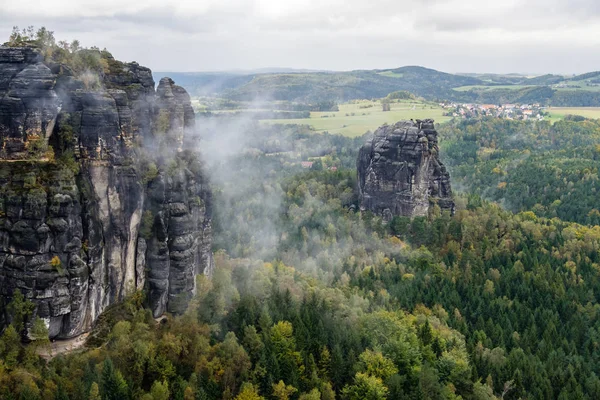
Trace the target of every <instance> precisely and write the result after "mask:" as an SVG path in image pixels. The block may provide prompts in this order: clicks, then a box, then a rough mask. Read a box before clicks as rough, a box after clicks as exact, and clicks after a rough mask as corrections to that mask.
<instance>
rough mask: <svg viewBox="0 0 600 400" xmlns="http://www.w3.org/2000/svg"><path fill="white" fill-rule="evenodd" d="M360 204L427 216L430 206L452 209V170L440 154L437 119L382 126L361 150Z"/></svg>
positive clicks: (377, 210) (382, 211)
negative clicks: (435, 125)
mask: <svg viewBox="0 0 600 400" xmlns="http://www.w3.org/2000/svg"><path fill="white" fill-rule="evenodd" d="M357 168H358V189H359V200H360V206H361V209H363V210H369V211H372V212H374V213H375V214H378V215H381V216H382V217H383V218H384V219H385V220H388V221H389V220H390V219H391V218H392V217H393V216H395V215H399V216H406V217H411V218H412V217H415V216H425V215H427V214H428V212H429V209H430V207H431V206H432V205H438V206H439V207H440V208H441V209H442V210H449V211H450V212H451V213H454V201H453V200H452V190H451V188H450V175H449V174H448V171H447V170H446V167H445V166H444V164H442V162H441V161H440V159H439V148H438V138H437V132H436V130H435V127H434V121H433V120H430V119H427V120H423V121H421V120H417V121H412V120H410V121H400V122H397V123H396V124H394V125H383V126H382V127H380V128H378V129H377V130H376V131H375V134H374V136H373V138H372V139H370V140H369V141H368V143H366V144H365V145H364V146H363V147H362V148H361V149H360V152H359V156H358V160H357Z"/></svg>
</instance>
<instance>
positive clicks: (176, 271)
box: [0, 47, 213, 338]
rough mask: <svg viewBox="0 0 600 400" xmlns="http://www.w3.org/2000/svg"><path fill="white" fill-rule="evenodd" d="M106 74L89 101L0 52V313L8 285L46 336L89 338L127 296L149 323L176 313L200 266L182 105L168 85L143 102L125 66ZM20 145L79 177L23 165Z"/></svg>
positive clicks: (81, 88)
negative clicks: (49, 151)
mask: <svg viewBox="0 0 600 400" xmlns="http://www.w3.org/2000/svg"><path fill="white" fill-rule="evenodd" d="M108 64H109V66H110V71H109V72H108V73H106V74H104V76H102V77H101V78H102V82H101V88H98V89H94V90H89V89H86V88H85V85H84V83H83V82H82V81H81V80H79V79H78V78H77V76H75V75H74V73H73V72H72V71H71V70H70V69H69V68H68V67H67V66H62V65H60V66H57V65H54V64H51V63H46V62H45V61H44V60H43V59H42V57H41V55H40V54H39V52H38V51H37V50H36V49H33V48H30V47H22V48H8V47H0V167H1V168H0V298H1V300H3V302H0V307H2V305H1V304H6V303H7V302H8V301H10V297H11V296H12V293H13V291H14V290H15V289H17V288H18V289H19V290H21V292H23V293H24V294H25V296H26V297H27V298H28V299H30V300H32V301H33V302H34V303H35V304H36V311H35V313H36V315H38V316H40V317H41V318H43V319H44V320H45V321H46V323H47V324H48V326H49V330H50V335H51V337H52V338H70V337H74V336H77V335H79V334H81V333H83V332H85V331H88V330H89V329H90V328H91V327H92V325H93V323H94V321H95V320H96V319H97V317H98V316H99V315H100V314H101V313H102V311H103V310H104V309H105V308H106V307H108V306H109V305H111V304H113V303H115V302H118V301H121V300H123V299H124V298H125V297H126V296H127V295H129V294H131V293H133V292H134V291H135V290H146V291H147V293H148V301H149V305H150V307H151V308H152V310H153V312H154V315H155V316H159V315H160V314H163V313H164V312H167V311H168V312H174V313H180V312H183V311H184V310H185V308H186V307H187V303H188V301H189V299H190V298H191V296H192V294H193V292H194V290H195V275H196V274H199V273H210V272H211V271H212V268H213V262H212V253H211V217H210V192H209V189H208V185H207V182H206V180H205V177H204V176H203V174H202V171H201V169H199V168H195V167H196V166H197V164H198V162H197V161H196V160H195V158H196V157H197V155H195V154H193V153H192V152H190V151H185V152H184V151H181V150H182V149H181V143H182V142H183V139H184V136H185V134H186V132H189V131H191V130H193V129H194V122H195V120H194V112H193V110H192V107H191V103H190V98H189V96H188V95H187V93H186V92H185V90H184V89H183V88H181V87H179V86H177V85H175V84H174V82H173V81H172V80H171V79H169V78H164V79H162V80H161V82H160V85H159V88H158V90H157V91H156V92H155V89H154V81H153V79H152V73H151V71H150V70H149V69H148V68H145V67H142V66H139V65H138V64H137V63H128V64H126V63H121V62H119V61H116V60H114V59H112V58H110V59H109V60H108ZM163 126H164V127H166V128H167V129H165V130H164V132H162V130H163V129H159V127H163ZM64 132H70V137H65V136H64ZM32 140H38V141H39V140H42V142H43V143H47V144H48V145H49V146H50V147H52V148H53V150H54V153H55V156H56V158H57V159H58V158H60V157H61V156H63V155H64V154H66V152H67V151H70V152H72V154H74V163H75V164H76V165H77V166H78V168H77V169H78V171H74V170H73V169H72V168H71V169H69V168H67V167H66V166H65V165H64V164H62V163H60V162H53V161H52V160H46V159H43V158H42V157H41V156H40V157H38V158H37V159H36V158H35V157H32V154H31V152H30V149H31V146H32ZM157 149H160V150H161V151H160V152H158V151H156V150H157ZM148 163H154V164H155V165H156V167H157V168H158V171H159V173H158V176H156V177H154V176H150V177H147V176H145V173H146V167H144V165H148ZM173 165H177V167H175V168H173ZM144 215H151V221H150V222H151V223H150V226H149V227H148V228H149V229H146V231H145V232H144V233H145V234H148V232H150V233H149V234H148V236H147V237H141V233H142V232H141V231H142V229H141V228H142V225H143V224H144V223H145V222H144V218H143V217H144ZM0 315H1V316H0V325H1V324H2V323H5V322H6V321H7V320H8V316H7V315H6V314H5V310H4V309H0ZM0 329H1V327H0Z"/></svg>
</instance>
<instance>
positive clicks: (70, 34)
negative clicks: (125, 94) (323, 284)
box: [0, 0, 600, 73]
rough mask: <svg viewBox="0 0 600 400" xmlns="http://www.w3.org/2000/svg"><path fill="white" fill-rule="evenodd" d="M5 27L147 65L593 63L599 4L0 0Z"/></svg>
mask: <svg viewBox="0 0 600 400" xmlns="http://www.w3.org/2000/svg"><path fill="white" fill-rule="evenodd" d="M13 25H18V26H21V27H25V26H27V25H35V26H36V27H39V26H42V25H43V26H46V27H47V28H48V29H50V30H53V31H54V32H55V36H56V37H57V39H69V40H70V39H73V38H77V39H79V40H80V41H81V42H82V44H83V45H85V46H93V45H96V46H98V47H100V48H103V47H106V48H107V49H108V50H110V51H111V52H112V53H113V55H115V57H116V58H118V59H121V60H124V61H137V62H139V63H140V64H143V65H146V66H148V67H150V68H152V69H153V70H155V71H209V70H231V69H255V68H264V67H292V68H309V69H329V70H352V69H371V68H395V67H399V66H404V65H422V66H426V67H429V68H435V69H439V70H442V71H447V72H500V73H506V72H521V73H581V72H587V71H593V70H600V0H495V1H492V0H176V1H175V0H142V1H128V0H102V1H94V0H44V1H39V0H0V39H1V40H0V42H3V41H5V40H6V39H8V36H9V34H10V30H11V28H12V26H13Z"/></svg>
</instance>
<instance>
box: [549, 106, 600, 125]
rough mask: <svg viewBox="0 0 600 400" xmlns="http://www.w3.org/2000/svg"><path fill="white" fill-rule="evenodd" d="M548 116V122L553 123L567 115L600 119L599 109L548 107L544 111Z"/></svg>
mask: <svg viewBox="0 0 600 400" xmlns="http://www.w3.org/2000/svg"><path fill="white" fill-rule="evenodd" d="M545 111H546V112H547V113H549V114H550V121H552V122H555V121H558V120H560V119H563V118H564V117H565V116H567V115H581V116H582V117H586V118H592V119H598V118H600V107H548V108H547V109H546V110H545Z"/></svg>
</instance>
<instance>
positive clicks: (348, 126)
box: [262, 100, 452, 137]
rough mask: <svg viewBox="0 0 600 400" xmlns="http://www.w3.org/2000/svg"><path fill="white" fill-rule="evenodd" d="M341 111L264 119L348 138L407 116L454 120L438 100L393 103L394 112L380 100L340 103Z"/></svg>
mask: <svg viewBox="0 0 600 400" xmlns="http://www.w3.org/2000/svg"><path fill="white" fill-rule="evenodd" d="M339 109H340V110H339V111H328V112H311V113H310V118H303V119H271V120H262V122H264V123H269V124H299V125H310V126H311V127H312V128H313V129H314V130H315V132H325V131H327V132H329V133H337V134H341V135H344V136H348V137H356V136H361V135H363V134H364V133H365V132H367V131H369V130H371V131H373V130H375V129H377V128H378V127H379V126H381V125H383V124H385V123H388V124H392V123H395V122H397V121H400V120H403V119H411V118H412V119H426V118H432V119H434V120H435V121H436V123H442V122H446V121H448V120H450V119H451V118H452V117H447V116H444V115H443V114H444V109H443V108H441V107H440V106H439V105H437V104H435V103H424V102H420V101H414V100H412V101H410V100H403V101H401V102H398V103H391V104H390V111H383V110H382V105H381V103H380V102H379V101H368V100H365V101H357V102H352V103H345V104H340V105H339Z"/></svg>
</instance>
